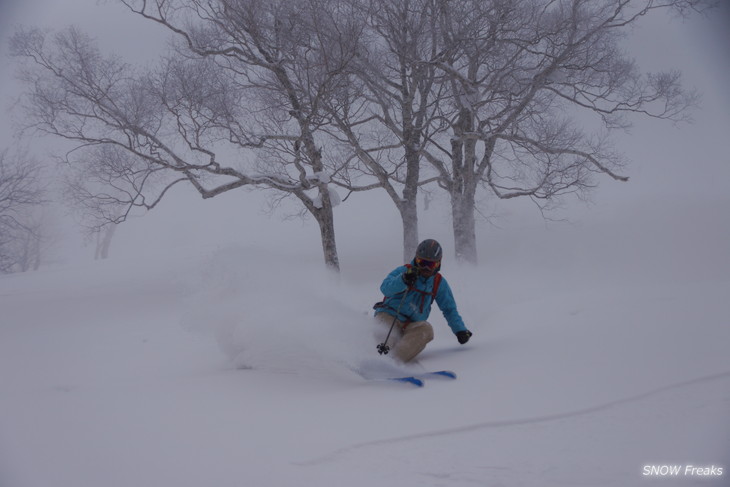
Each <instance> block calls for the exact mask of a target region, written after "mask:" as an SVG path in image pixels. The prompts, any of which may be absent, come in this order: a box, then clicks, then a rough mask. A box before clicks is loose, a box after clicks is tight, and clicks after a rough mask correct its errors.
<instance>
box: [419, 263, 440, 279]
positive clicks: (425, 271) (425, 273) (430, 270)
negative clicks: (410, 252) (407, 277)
mask: <svg viewBox="0 0 730 487" xmlns="http://www.w3.org/2000/svg"><path fill="white" fill-rule="evenodd" d="M439 264H440V262H437V261H432V260H426V259H419V258H417V259H416V267H418V273H419V274H420V275H421V276H422V277H431V276H433V275H434V274H436V271H437V270H438V268H439Z"/></svg>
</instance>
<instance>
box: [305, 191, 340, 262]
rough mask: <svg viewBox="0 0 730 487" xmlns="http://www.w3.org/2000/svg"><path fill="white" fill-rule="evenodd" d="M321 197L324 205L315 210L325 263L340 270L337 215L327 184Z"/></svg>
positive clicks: (321, 192)
mask: <svg viewBox="0 0 730 487" xmlns="http://www.w3.org/2000/svg"><path fill="white" fill-rule="evenodd" d="M319 191H320V197H321V201H322V207H321V208H318V209H316V211H313V212H312V213H313V214H314V216H315V218H316V220H317V223H318V224H319V234H320V237H321V239H322V252H323V254H324V263H325V265H326V266H327V268H328V269H331V270H333V271H335V272H340V259H339V257H338V255H337V242H336V240H335V216H334V212H333V208H332V200H331V199H330V195H329V189H328V188H327V185H326V184H321V185H320V188H319Z"/></svg>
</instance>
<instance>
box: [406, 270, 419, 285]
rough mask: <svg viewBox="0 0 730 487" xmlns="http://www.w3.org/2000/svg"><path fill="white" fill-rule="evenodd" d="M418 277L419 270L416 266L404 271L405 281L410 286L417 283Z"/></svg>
mask: <svg viewBox="0 0 730 487" xmlns="http://www.w3.org/2000/svg"><path fill="white" fill-rule="evenodd" d="M417 278H418V271H417V270H416V268H415V267H409V268H408V270H407V271H405V272H404V273H403V282H405V283H406V285H407V286H408V287H411V286H413V285H414V284H415V283H416V279H417Z"/></svg>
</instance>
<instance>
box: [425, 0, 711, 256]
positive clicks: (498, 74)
mask: <svg viewBox="0 0 730 487" xmlns="http://www.w3.org/2000/svg"><path fill="white" fill-rule="evenodd" d="M438 2H439V5H440V11H439V19H440V24H441V32H442V33H443V49H442V50H441V52H440V55H439V56H437V57H436V58H434V59H433V60H431V61H430V62H431V63H432V64H433V65H435V66H437V67H438V68H439V69H440V70H441V72H442V73H443V74H444V77H445V81H444V82H445V83H446V84H447V86H448V89H449V92H450V95H449V97H448V103H445V104H443V105H442V108H443V111H444V116H445V117H446V118H447V119H448V121H449V124H450V132H451V134H450V138H449V139H448V140H447V139H444V138H441V139H438V138H434V139H432V140H431V143H432V144H431V145H430V147H429V148H428V149H427V150H426V151H425V155H426V157H427V158H428V160H429V161H430V162H431V163H432V164H433V166H434V167H435V168H436V169H437V171H438V172H439V174H440V177H441V184H442V186H443V187H444V188H445V189H446V190H447V191H448V192H449V194H450V196H451V205H452V217H453V230H454V240H455V247H456V255H457V257H458V258H459V259H461V260H464V261H467V262H471V263H476V261H477V251H476V235H475V218H474V213H475V195H476V193H477V191H478V189H479V188H480V187H481V186H485V187H486V188H487V189H488V190H489V191H491V192H492V193H493V194H494V195H496V196H497V197H499V198H501V199H510V198H516V197H529V198H532V199H533V200H534V201H536V202H537V203H538V204H539V205H540V206H545V205H546V204H549V203H550V202H552V201H554V200H555V199H556V198H557V197H559V196H561V195H564V194H567V193H574V192H584V191H586V190H588V189H590V188H591V187H593V186H594V184H595V182H594V178H593V176H595V175H605V176H608V177H610V178H612V179H614V180H617V181H626V180H627V179H628V178H626V177H624V176H622V175H621V174H620V173H619V171H620V168H621V167H622V162H623V161H622V156H621V154H620V153H619V152H617V151H616V150H615V149H614V148H612V146H611V143H610V139H609V138H608V137H607V136H606V134H607V132H606V131H604V132H600V131H598V132H595V131H593V132H592V131H590V130H587V129H585V128H583V127H581V122H580V121H579V118H578V116H580V114H581V113H587V114H592V115H595V116H597V117H598V119H599V120H600V121H601V122H602V123H603V126H604V127H605V129H606V130H611V129H616V128H626V127H627V126H628V125H629V122H630V120H629V118H628V117H627V116H629V115H633V116H646V117H654V118H658V119H670V120H675V121H677V120H684V119H685V118H686V117H687V113H688V109H689V108H690V107H692V106H693V104H694V103H695V101H696V95H695V93H694V92H692V91H688V90H685V89H683V88H682V86H681V83H680V74H679V73H678V72H665V73H656V74H646V75H644V74H642V73H641V71H640V69H639V67H638V66H637V65H636V63H635V62H634V61H633V60H632V59H631V58H630V57H629V55H628V54H627V53H626V52H625V51H624V50H623V49H622V47H621V44H620V41H621V40H622V39H623V37H624V36H625V35H626V33H627V31H628V29H629V28H630V27H631V26H632V25H634V24H636V23H637V22H638V21H639V19H640V18H641V17H642V16H644V15H646V14H650V13H652V11H655V10H660V9H670V8H671V9H675V10H676V11H679V12H681V13H687V12H689V11H691V10H692V9H695V8H698V7H699V6H701V4H702V2H701V1H700V0H664V1H656V0H600V1H599V0H490V1H486V2H484V1H480V0H458V1H454V0H438Z"/></svg>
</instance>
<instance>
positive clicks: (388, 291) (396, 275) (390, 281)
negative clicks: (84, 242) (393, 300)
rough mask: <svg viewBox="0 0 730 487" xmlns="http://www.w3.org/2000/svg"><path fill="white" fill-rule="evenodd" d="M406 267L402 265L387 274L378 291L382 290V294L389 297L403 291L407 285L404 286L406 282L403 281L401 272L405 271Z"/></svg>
mask: <svg viewBox="0 0 730 487" xmlns="http://www.w3.org/2000/svg"><path fill="white" fill-rule="evenodd" d="M407 269H408V268H407V267H406V266H404V265H403V266H400V267H398V268H397V269H395V270H393V272H391V273H390V274H388V277H386V278H385V279H384V280H383V283H382V284H381V285H380V292H382V293H383V295H384V296H386V297H390V296H393V295H395V294H398V293H401V292H403V291H405V290H406V289H407V288H408V286H406V283H405V282H403V273H404V272H406V270H407Z"/></svg>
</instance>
